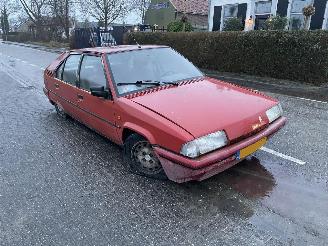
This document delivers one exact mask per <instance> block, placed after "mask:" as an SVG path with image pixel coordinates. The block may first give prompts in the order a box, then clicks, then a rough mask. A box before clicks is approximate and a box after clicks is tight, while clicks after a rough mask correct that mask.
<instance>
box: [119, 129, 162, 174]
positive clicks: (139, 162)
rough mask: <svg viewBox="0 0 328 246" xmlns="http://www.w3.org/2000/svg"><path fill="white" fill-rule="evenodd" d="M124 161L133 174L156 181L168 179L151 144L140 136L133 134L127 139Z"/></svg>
mask: <svg viewBox="0 0 328 246" xmlns="http://www.w3.org/2000/svg"><path fill="white" fill-rule="evenodd" d="M124 161H125V163H127V165H128V167H129V169H130V170H131V171H132V172H133V173H136V174H138V175H142V176H146V177H150V178H155V179H161V180H165V179H167V176H166V174H165V172H164V170H163V167H162V165H161V163H160V161H159V159H158V158H157V156H156V154H155V152H154V150H153V148H152V146H151V144H150V143H149V142H148V141H147V140H146V139H145V138H143V137H142V136H140V135H138V134H132V135H131V136H129V137H128V138H127V139H126V141H125V143H124Z"/></svg>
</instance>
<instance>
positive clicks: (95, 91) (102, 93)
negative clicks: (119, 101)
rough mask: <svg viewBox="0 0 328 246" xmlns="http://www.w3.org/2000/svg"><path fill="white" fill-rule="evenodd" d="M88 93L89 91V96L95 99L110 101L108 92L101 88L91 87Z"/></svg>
mask: <svg viewBox="0 0 328 246" xmlns="http://www.w3.org/2000/svg"><path fill="white" fill-rule="evenodd" d="M90 91H91V95H93V96H95V97H102V98H105V99H111V96H110V94H109V92H108V91H107V90H105V88H104V87H103V86H102V87H92V88H90Z"/></svg>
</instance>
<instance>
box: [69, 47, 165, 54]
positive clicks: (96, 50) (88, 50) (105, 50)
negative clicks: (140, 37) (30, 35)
mask: <svg viewBox="0 0 328 246" xmlns="http://www.w3.org/2000/svg"><path fill="white" fill-rule="evenodd" d="M157 48H168V46H165V45H140V46H139V45H116V46H109V47H93V48H84V49H78V50H73V51H72V52H79V53H80V52H81V53H98V54H99V53H101V54H110V53H117V52H124V51H133V50H145V49H157Z"/></svg>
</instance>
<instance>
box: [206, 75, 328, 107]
mask: <svg viewBox="0 0 328 246" xmlns="http://www.w3.org/2000/svg"><path fill="white" fill-rule="evenodd" d="M205 73H206V75H207V76H209V77H213V78H216V79H219V80H224V81H227V82H231V83H233V84H237V85H239V86H242V87H248V88H251V89H253V90H259V91H265V92H272V93H277V94H283V95H288V96H294V97H302V98H308V99H313V100H318V101H325V102H328V86H327V85H323V86H312V85H307V84H302V83H298V82H294V81H290V83H289V84H288V83H287V82H288V81H284V83H277V81H279V80H276V79H272V80H271V81H270V80H269V79H268V78H263V80H260V79H258V78H256V79H255V78H254V79H253V78H243V77H239V76H238V75H235V74H233V75H226V73H225V74H224V75H222V74H220V73H216V72H211V71H205ZM268 80H269V82H268Z"/></svg>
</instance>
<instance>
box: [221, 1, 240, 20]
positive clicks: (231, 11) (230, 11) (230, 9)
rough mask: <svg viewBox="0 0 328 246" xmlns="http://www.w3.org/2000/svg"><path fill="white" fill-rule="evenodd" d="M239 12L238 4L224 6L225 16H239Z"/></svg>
mask: <svg viewBox="0 0 328 246" xmlns="http://www.w3.org/2000/svg"><path fill="white" fill-rule="evenodd" d="M237 14H238V5H237V4H229V5H225V6H224V18H232V17H237Z"/></svg>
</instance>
